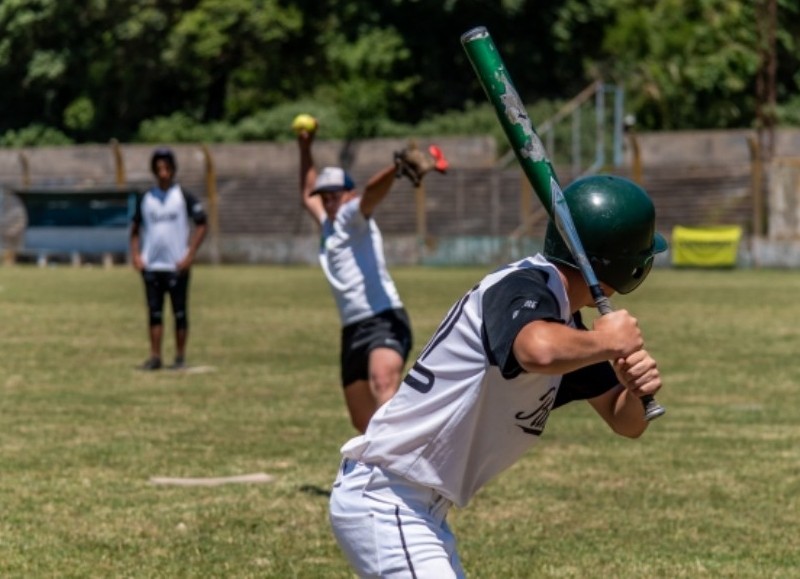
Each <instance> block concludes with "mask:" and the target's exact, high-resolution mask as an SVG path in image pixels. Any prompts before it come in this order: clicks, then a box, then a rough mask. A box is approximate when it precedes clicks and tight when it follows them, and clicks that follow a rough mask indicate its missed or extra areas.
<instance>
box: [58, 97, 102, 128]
mask: <svg viewBox="0 0 800 579" xmlns="http://www.w3.org/2000/svg"><path fill="white" fill-rule="evenodd" d="M94 116H95V110H94V103H92V101H91V100H90V99H89V97H86V96H82V97H79V98H77V99H75V100H74V101H72V103H71V104H70V105H69V106H68V107H67V108H66V109H65V110H64V126H65V127H67V128H69V129H72V130H74V131H85V130H87V129H89V128H90V127H91V126H92V123H93V122H94Z"/></svg>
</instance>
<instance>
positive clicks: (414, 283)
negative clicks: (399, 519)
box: [0, 266, 800, 578]
mask: <svg viewBox="0 0 800 579" xmlns="http://www.w3.org/2000/svg"><path fill="white" fill-rule="evenodd" d="M484 271H485V270H484V269H477V268H464V269H461V268H449V269H433V268H395V270H394V272H393V273H394V277H395V279H396V281H397V282H398V285H399V286H400V290H401V294H402V295H403V297H404V299H405V301H406V305H407V307H408V310H409V312H410V314H411V318H412V322H413V324H414V329H415V336H416V342H417V343H416V344H415V351H418V350H419V349H420V348H421V347H422V346H423V345H424V342H425V340H426V338H427V336H428V335H430V334H431V332H432V331H433V330H434V328H435V327H436V326H437V324H438V322H439V320H440V319H441V317H442V316H443V314H444V313H445V312H446V310H447V308H448V307H449V306H450V304H451V303H452V302H453V301H454V300H455V299H456V298H457V297H459V296H460V295H461V294H462V293H463V292H464V291H465V290H466V289H468V288H469V287H470V286H471V285H472V284H473V283H474V282H475V281H476V280H477V279H478V278H479V277H480V276H481V275H482V274H483V273H484ZM192 284H193V285H192V293H191V300H190V310H191V319H192V334H191V337H190V345H189V362H190V364H193V365H195V366H202V367H205V369H206V370H207V371H206V372H198V373H176V372H170V371H161V372H157V373H143V372H140V371H137V370H135V369H134V367H135V366H136V365H138V364H139V363H141V362H142V361H143V360H144V359H145V357H146V355H147V343H146V328H145V323H146V319H145V308H144V297H143V291H142V287H141V286H140V281H139V279H138V278H137V276H136V275H135V274H134V273H133V272H132V270H130V269H127V268H123V267H119V268H113V269H110V270H105V269H99V268H95V269H87V268H84V269H77V268H72V267H66V266H62V267H50V268H36V267H27V266H16V267H6V268H0V348H1V349H0V356H1V359H2V362H1V363H0V461H1V462H0V465H1V466H2V476H0V509H1V510H0V576H2V577H25V578H30V577H237V578H238V577H280V578H285V577H303V578H305V577H312V578H313V577H320V578H322V577H325V578H328V577H350V576H351V573H350V572H349V570H348V568H347V566H346V565H345V563H344V560H343V558H342V557H341V555H340V553H339V551H338V548H337V546H336V544H335V542H334V540H333V538H332V535H331V533H330V531H329V528H328V524H327V491H328V488H329V486H330V484H331V482H332V479H333V477H334V474H335V471H336V468H337V466H338V463H339V455H338V449H339V447H340V446H341V444H342V443H343V442H344V441H345V440H347V439H348V438H349V437H350V436H351V435H352V434H353V432H352V430H351V427H350V425H349V423H348V419H347V415H346V412H345V408H344V403H343V401H342V398H341V392H340V389H339V386H338V378H337V376H338V332H339V329H338V320H337V318H336V312H335V308H334V305H333V300H332V298H331V296H330V294H329V291H328V288H327V286H326V284H325V282H324V279H323V276H322V273H321V272H320V271H319V270H318V269H317V268H305V267H297V268H289V267H266V266H264V267H227V266H225V267H218V268H212V267H198V268H195V270H194V272H193V280H192ZM798 295H800V274H798V273H796V272H791V271H721V272H697V271H672V270H657V271H655V272H654V273H653V274H652V277H651V279H650V280H648V282H647V283H646V284H645V286H644V287H643V288H642V289H641V290H640V291H639V292H637V293H634V294H632V295H630V296H620V297H617V298H615V299H614V300H613V302H614V305H615V306H616V307H625V308H628V309H629V310H631V311H633V312H634V313H636V315H637V316H638V317H639V319H640V323H641V325H642V327H643V328H644V332H645V337H646V340H647V347H648V349H649V350H650V351H651V352H652V353H653V354H654V356H655V357H656V358H657V359H658V360H659V362H660V366H661V369H662V372H663V376H664V382H665V388H664V390H662V392H661V394H660V395H659V397H658V398H659V401H660V402H661V403H662V404H664V405H665V406H666V407H667V409H668V413H667V415H666V416H665V417H663V418H662V419H660V420H659V421H657V422H656V423H654V424H653V425H652V427H651V429H650V430H649V431H648V432H647V433H646V434H645V436H644V437H643V438H641V439H639V440H636V441H631V440H626V439H622V438H619V437H616V436H614V435H612V434H611V433H610V431H609V430H608V429H607V428H606V427H604V426H603V425H602V424H601V422H600V421H599V419H597V418H596V416H594V415H593V413H592V412H591V410H590V408H589V407H588V405H586V404H573V405H570V406H569V407H566V408H564V409H562V410H559V411H557V412H556V413H555V414H553V416H551V419H550V422H549V423H548V426H547V430H546V431H545V434H544V436H543V441H542V443H541V444H540V445H539V446H538V447H537V449H535V450H534V451H533V452H531V453H529V454H528V455H527V456H526V458H525V459H524V460H523V461H522V462H520V463H518V464H517V465H516V466H515V467H513V468H512V469H511V470H509V471H507V472H505V473H503V474H502V475H501V476H500V477H498V478H497V479H496V480H494V481H493V482H492V483H490V484H489V485H488V486H487V487H486V488H485V489H483V490H482V491H481V492H480V493H479V494H478V496H477V497H476V498H475V500H474V501H473V503H472V504H471V505H470V506H469V507H468V508H466V509H463V510H453V511H451V514H450V517H449V519H450V522H451V525H452V527H453V528H454V530H455V532H456V535H457V537H458V539H459V545H460V553H461V557H462V560H463V563H464V565H465V567H466V569H467V572H468V574H469V575H470V576H471V577H480V578H484V577H486V578H494V577H497V578H508V577H521V578H527V577H576V578H577V577H580V578H584V577H603V578H608V577H614V578H628V577H630V578H634V577H636V578H642V577H664V578H675V577H691V578H694V577H737V578H738V577H745V578H750V577H752V578H756V577H757V578H763V577H800V549H799V548H798V547H799V546H800V542H799V541H800V539H798V536H800V534H799V533H800V504H798V503H799V502H800V499H799V498H798V497H800V442H799V441H800V362H798V345H800V326H799V325H798V313H800V305H798ZM172 337H173V334H172V330H171V328H169V327H168V331H167V335H166V343H165V356H166V359H167V361H168V362H169V361H170V359H171V357H172V353H173V344H172ZM257 472H264V473H268V474H270V475H272V476H273V477H274V480H273V481H272V482H270V483H267V484H231V485H223V486H216V487H188V488H186V487H174V486H157V485H153V484H151V482H150V478H151V477H154V476H170V477H219V476H232V475H241V474H247V473H257Z"/></svg>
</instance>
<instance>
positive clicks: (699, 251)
mask: <svg viewBox="0 0 800 579" xmlns="http://www.w3.org/2000/svg"><path fill="white" fill-rule="evenodd" d="M741 239H742V228H741V227H739V226H738V225H719V226H714V227H683V226H681V225H677V226H675V227H674V228H673V229H672V243H671V244H670V245H671V250H672V265H675V266H693V267H734V266H735V265H736V257H737V254H738V253H739V241H740V240H741Z"/></svg>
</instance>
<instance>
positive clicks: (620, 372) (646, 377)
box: [612, 349, 661, 398]
mask: <svg viewBox="0 0 800 579" xmlns="http://www.w3.org/2000/svg"><path fill="white" fill-rule="evenodd" d="M612 366H613V367H614V372H615V373H616V374H617V379H618V380H619V383H620V384H622V385H623V386H624V387H625V388H626V389H627V390H628V391H629V392H631V393H632V394H634V395H635V396H638V397H639V398H641V397H642V396H644V395H645V394H655V393H656V392H658V391H659V390H660V389H661V373H660V372H659V371H658V365H657V364H656V361H655V360H654V359H653V357H652V356H651V355H650V354H649V353H648V352H647V350H644V349H642V350H638V351H636V352H634V353H633V354H631V355H629V356H626V357H624V358H618V359H617V360H614V362H612Z"/></svg>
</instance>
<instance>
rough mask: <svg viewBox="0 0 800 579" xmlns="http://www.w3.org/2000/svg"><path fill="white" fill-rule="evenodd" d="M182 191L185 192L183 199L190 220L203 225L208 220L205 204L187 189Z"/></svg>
mask: <svg viewBox="0 0 800 579" xmlns="http://www.w3.org/2000/svg"><path fill="white" fill-rule="evenodd" d="M181 191H182V192H183V199H184V201H186V213H188V215H189V218H190V219H191V220H192V221H194V222H195V224H197V225H203V224H204V223H205V222H206V221H207V219H208V217H207V216H206V211H205V209H203V204H202V203H200V200H199V199H198V198H197V197H195V196H194V195H193V194H192V193H190V192H189V191H186V190H185V189H181Z"/></svg>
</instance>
